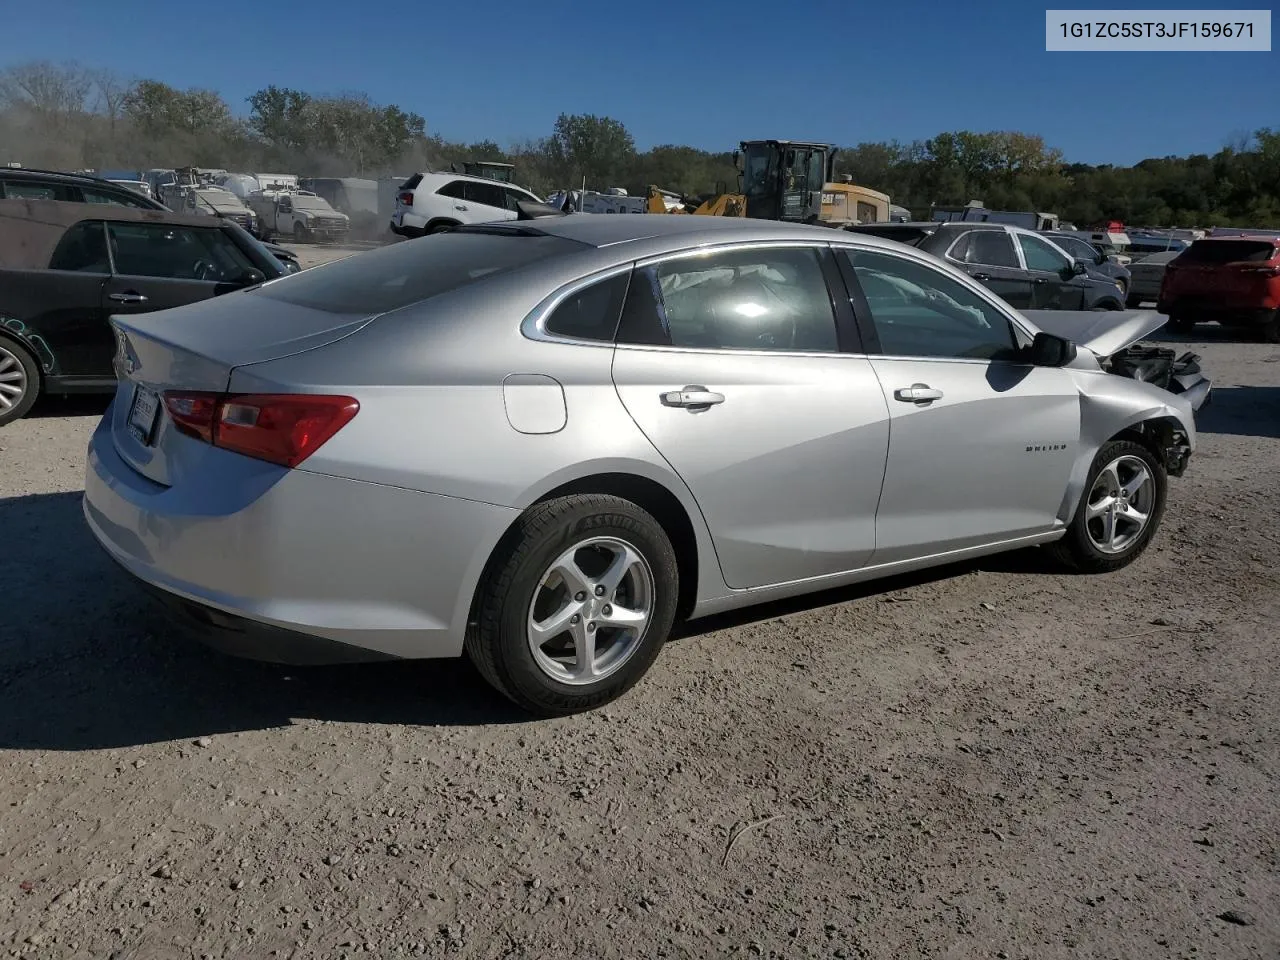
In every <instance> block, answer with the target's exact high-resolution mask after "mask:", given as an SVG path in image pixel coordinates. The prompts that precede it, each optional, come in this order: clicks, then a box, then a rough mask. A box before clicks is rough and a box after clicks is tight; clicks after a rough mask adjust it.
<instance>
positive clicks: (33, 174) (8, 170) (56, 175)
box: [0, 167, 111, 183]
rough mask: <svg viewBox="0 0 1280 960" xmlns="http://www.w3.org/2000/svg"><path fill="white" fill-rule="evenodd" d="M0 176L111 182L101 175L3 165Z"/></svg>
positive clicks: (25, 178) (81, 181) (21, 178)
mask: <svg viewBox="0 0 1280 960" xmlns="http://www.w3.org/2000/svg"><path fill="white" fill-rule="evenodd" d="M0 176H3V177H6V178H7V177H14V178H16V179H18V180H63V181H67V182H71V183H111V181H110V180H107V179H105V178H103V177H95V176H92V175H90V174H87V173H67V172H65V171H63V170H40V169H38V168H36V167H3V168H0Z"/></svg>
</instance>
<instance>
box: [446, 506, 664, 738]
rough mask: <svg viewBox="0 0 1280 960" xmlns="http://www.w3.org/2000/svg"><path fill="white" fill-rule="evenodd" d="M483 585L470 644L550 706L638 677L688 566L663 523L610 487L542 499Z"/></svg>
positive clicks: (573, 708) (614, 689)
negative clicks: (609, 492) (605, 491)
mask: <svg viewBox="0 0 1280 960" xmlns="http://www.w3.org/2000/svg"><path fill="white" fill-rule="evenodd" d="M501 549H502V551H503V552H502V553H500V554H499V555H498V556H496V557H495V561H494V562H493V563H492V564H491V566H490V569H489V571H488V572H487V574H486V577H485V582H484V583H483V584H482V585H481V588H480V594H479V596H478V598H477V599H478V606H477V611H476V614H475V620H474V622H473V623H472V624H471V625H470V626H469V628H468V630H467V638H466V649H467V654H468V656H469V657H470V658H471V660H472V662H473V663H474V664H475V665H476V667H477V669H479V671H480V673H481V674H482V675H483V676H484V678H485V679H486V680H488V681H489V683H490V684H492V685H493V686H494V687H495V688H496V689H497V690H499V691H500V692H502V693H503V694H505V695H506V696H508V697H509V698H511V699H512V700H514V701H515V702H516V703H517V704H519V705H520V706H521V707H524V708H525V709H526V710H529V711H530V712H532V713H536V714H540V715H542V716H557V715H564V714H569V713H577V712H579V711H582V710H589V709H591V708H593V707H598V706H600V705H602V704H605V703H608V702H609V701H611V700H614V699H616V698H617V697H619V696H621V695H622V694H623V693H625V692H626V691H627V690H628V689H630V688H631V687H632V686H633V685H634V684H635V683H636V681H638V680H639V679H640V678H641V677H642V676H643V675H644V674H645V672H646V671H647V670H648V669H649V667H650V666H651V665H652V664H653V661H654V659H655V658H656V657H657V655H658V652H659V650H660V649H661V648H662V644H663V642H664V641H665V640H666V638H667V634H668V633H669V632H670V630H671V625H672V623H674V621H675V611H676V599H677V594H678V591H679V573H678V570H677V567H676V558H675V552H674V551H673V550H672V548H671V542H670V541H669V540H668V539H667V535H666V533H665V532H664V531H663V529H662V527H661V525H660V524H659V523H658V522H657V521H656V520H654V519H653V517H651V516H650V515H649V514H648V513H646V512H645V511H644V510H642V509H641V508H640V507H638V506H636V505H635V504H634V503H631V502H629V501H627V500H622V499H620V498H618V497H609V496H601V495H579V496H571V497H563V498H560V499H558V500H551V501H548V502H546V503H541V504H538V505H537V506H535V507H533V508H531V509H530V510H529V511H528V512H527V513H526V514H525V515H524V516H523V517H521V519H520V520H519V521H518V522H517V525H516V528H515V529H514V530H513V531H512V534H511V535H510V537H509V538H508V542H507V543H506V544H505V545H504V547H503V548H501Z"/></svg>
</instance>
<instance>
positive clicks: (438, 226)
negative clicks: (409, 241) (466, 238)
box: [420, 220, 458, 237]
mask: <svg viewBox="0 0 1280 960" xmlns="http://www.w3.org/2000/svg"><path fill="white" fill-rule="evenodd" d="M456 226H458V223H457V221H455V220H436V221H433V222H431V223H429V224H427V227H426V229H425V230H423V231H422V233H421V234H420V236H424V237H426V236H430V235H431V234H433V233H444V232H445V231H446V230H452V229H453V228H454V227H456Z"/></svg>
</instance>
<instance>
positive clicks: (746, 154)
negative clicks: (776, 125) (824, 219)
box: [733, 140, 836, 223]
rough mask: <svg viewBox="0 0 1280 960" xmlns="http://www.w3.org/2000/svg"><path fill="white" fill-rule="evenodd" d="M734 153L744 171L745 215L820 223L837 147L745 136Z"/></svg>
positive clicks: (736, 163)
mask: <svg viewBox="0 0 1280 960" xmlns="http://www.w3.org/2000/svg"><path fill="white" fill-rule="evenodd" d="M739 147H740V153H735V154H734V155H733V162H734V165H735V166H738V169H739V170H740V171H741V179H742V194H743V196H744V198H745V202H746V215H747V216H748V217H753V218H755V219H757V220H786V221H789V222H793V223H818V222H819V221H820V220H821V215H822V193H823V190H824V188H825V185H826V184H827V183H828V182H830V180H831V172H832V165H833V163H834V161H835V154H836V151H835V148H834V147H832V146H831V144H829V143H811V142H809V141H804V140H744V141H742V143H741V144H739Z"/></svg>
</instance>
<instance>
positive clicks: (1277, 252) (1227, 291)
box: [1158, 237, 1280, 343]
mask: <svg viewBox="0 0 1280 960" xmlns="http://www.w3.org/2000/svg"><path fill="white" fill-rule="evenodd" d="M1158 307H1159V310H1160V312H1161V313H1165V314H1168V316H1169V326H1170V328H1172V329H1173V330H1177V331H1181V332H1189V331H1190V330H1192V329H1193V328H1194V327H1195V325H1196V324H1197V323H1201V322H1203V321H1207V320H1213V321H1216V322H1218V323H1220V324H1222V325H1223V326H1241V327H1256V328H1258V330H1259V331H1260V332H1261V334H1262V338H1263V339H1264V340H1265V341H1266V342H1268V343H1280V237H1231V238H1218V237H1213V238H1205V239H1204V240H1196V241H1195V242H1194V243H1192V244H1191V246H1189V247H1188V248H1187V249H1186V250H1184V251H1183V252H1182V253H1181V254H1179V255H1178V256H1177V257H1176V258H1174V259H1173V260H1171V261H1170V262H1169V264H1168V266H1166V267H1165V271H1164V280H1163V281H1162V283H1161V284H1160V298H1159V304H1158Z"/></svg>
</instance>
